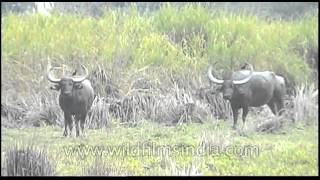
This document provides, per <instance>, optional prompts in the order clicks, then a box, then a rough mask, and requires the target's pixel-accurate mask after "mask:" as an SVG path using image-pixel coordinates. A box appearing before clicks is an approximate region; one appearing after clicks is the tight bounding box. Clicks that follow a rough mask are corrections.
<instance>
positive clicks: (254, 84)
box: [208, 64, 285, 129]
mask: <svg viewBox="0 0 320 180" xmlns="http://www.w3.org/2000/svg"><path fill="white" fill-rule="evenodd" d="M248 65H249V67H250V70H244V69H243V68H241V69H242V70H240V71H236V72H233V73H231V74H230V75H229V76H225V77H224V78H223V80H221V79H217V78H215V77H214V76H213V75H212V66H210V67H209V69H208V77H209V79H210V80H211V81H212V82H214V83H216V84H220V85H222V87H221V91H222V93H223V98H224V99H226V100H229V101H230V104H231V108H232V112H233V120H234V124H233V128H234V129H236V127H237V119H238V110H239V109H241V108H242V120H243V126H244V124H245V119H246V116H247V114H248V111H249V107H259V106H262V105H265V104H267V105H268V106H269V107H270V109H271V111H272V112H273V114H275V115H277V114H281V112H282V111H281V110H282V109H283V108H284V102H283V101H284V96H285V80H284V78H283V77H281V76H277V75H276V74H275V73H273V72H270V71H264V72H255V71H253V67H252V65H250V64H248Z"/></svg>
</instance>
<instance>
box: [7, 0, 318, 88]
mask: <svg viewBox="0 0 320 180" xmlns="http://www.w3.org/2000/svg"><path fill="white" fill-rule="evenodd" d="M1 20H2V29H1V35H2V41H1V44H2V63H3V67H4V68H3V75H4V80H5V82H7V81H9V82H10V81H14V82H17V81H18V82H19V83H18V84H19V86H21V87H23V88H24V89H29V88H34V86H32V87H28V86H27V85H24V84H28V83H27V82H29V81H30V80H37V81H38V82H37V84H36V87H37V86H40V87H43V85H44V82H43V81H42V79H41V78H39V77H41V76H42V75H43V74H44V73H45V72H44V69H45V68H44V67H45V66H46V65H47V58H48V57H50V58H51V59H53V61H54V63H58V64H62V63H63V64H67V65H74V64H75V63H77V62H81V63H84V64H87V65H89V64H95V63H99V64H108V66H110V65H112V64H117V66H120V67H123V68H124V70H127V71H129V72H130V71H132V70H133V71H134V70H136V69H140V68H142V67H145V66H148V65H150V66H152V67H157V66H163V67H164V68H166V69H168V70H176V72H182V71H188V69H192V71H194V72H203V71H205V69H206V67H207V65H208V64H210V63H213V62H215V61H219V64H220V65H221V67H224V68H226V67H229V68H231V66H237V65H238V64H240V63H242V62H244V61H249V62H251V63H253V64H254V66H255V68H256V69H257V70H274V71H276V72H284V73H285V74H287V75H288V76H289V77H290V78H291V79H292V80H295V81H297V82H299V83H302V82H305V81H307V80H309V78H310V75H311V74H310V72H311V71H310V68H309V67H308V66H307V64H306V58H307V54H308V52H309V51H311V50H312V49H317V48H318V16H315V15H313V16H311V15H307V16H305V18H303V19H302V20H300V21H273V22H267V21H265V20H263V19H259V18H258V17H256V16H252V15H248V14H240V15H235V14H231V13H225V12H223V11H219V12H212V11H210V10H208V9H206V8H204V7H202V6H201V5H198V4H188V5H186V6H182V7H180V8H176V7H173V6H170V5H163V6H162V7H161V8H160V9H159V10H158V11H156V12H154V13H152V14H142V15H141V14H139V13H138V10H137V7H136V6H132V7H131V8H130V9H129V10H128V11H127V12H121V11H118V10H106V11H105V12H104V16H103V17H102V18H99V19H95V18H92V17H88V16H75V15H69V14H64V15H59V14H57V13H56V14H53V15H52V16H51V17H50V18H48V17H44V16H41V15H39V14H31V15H25V16H19V15H14V14H8V15H5V16H2V17H1ZM121 65H122V66H121ZM130 67H131V68H130ZM13 69H15V70H13ZM12 70H13V71H12ZM13 73H15V74H16V75H17V76H13ZM19 75H21V77H20V78H19ZM40 87H39V88H40Z"/></svg>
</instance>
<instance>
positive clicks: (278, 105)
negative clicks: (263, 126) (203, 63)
mask: <svg viewBox="0 0 320 180" xmlns="http://www.w3.org/2000/svg"><path fill="white" fill-rule="evenodd" d="M277 107H278V108H277V110H278V113H279V115H281V114H282V113H283V111H284V103H283V100H282V99H280V100H278V101H277Z"/></svg>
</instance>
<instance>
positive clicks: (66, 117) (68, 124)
mask: <svg viewBox="0 0 320 180" xmlns="http://www.w3.org/2000/svg"><path fill="white" fill-rule="evenodd" d="M68 127H69V133H70V134H71V132H72V117H71V115H70V114H69V113H64V132H63V136H68V134H69V133H68Z"/></svg>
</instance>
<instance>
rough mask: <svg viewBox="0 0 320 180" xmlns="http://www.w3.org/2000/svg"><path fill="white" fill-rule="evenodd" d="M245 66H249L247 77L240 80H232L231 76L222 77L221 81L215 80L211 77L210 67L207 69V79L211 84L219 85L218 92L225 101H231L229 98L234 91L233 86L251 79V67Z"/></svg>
mask: <svg viewBox="0 0 320 180" xmlns="http://www.w3.org/2000/svg"><path fill="white" fill-rule="evenodd" d="M247 65H249V67H250V73H249V75H248V76H246V77H244V78H242V79H240V80H235V79H233V76H232V75H231V76H227V77H224V79H223V80H221V79H217V78H216V77H214V76H213V75H212V66H210V67H209V70H208V77H209V79H210V80H211V81H212V82H214V83H216V84H219V85H222V87H221V89H220V90H221V91H222V94H223V98H224V99H227V100H230V99H231V97H232V95H233V93H234V90H235V85H240V84H245V83H247V82H248V81H249V80H250V79H251V77H252V73H253V67H252V65H250V64H247Z"/></svg>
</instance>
